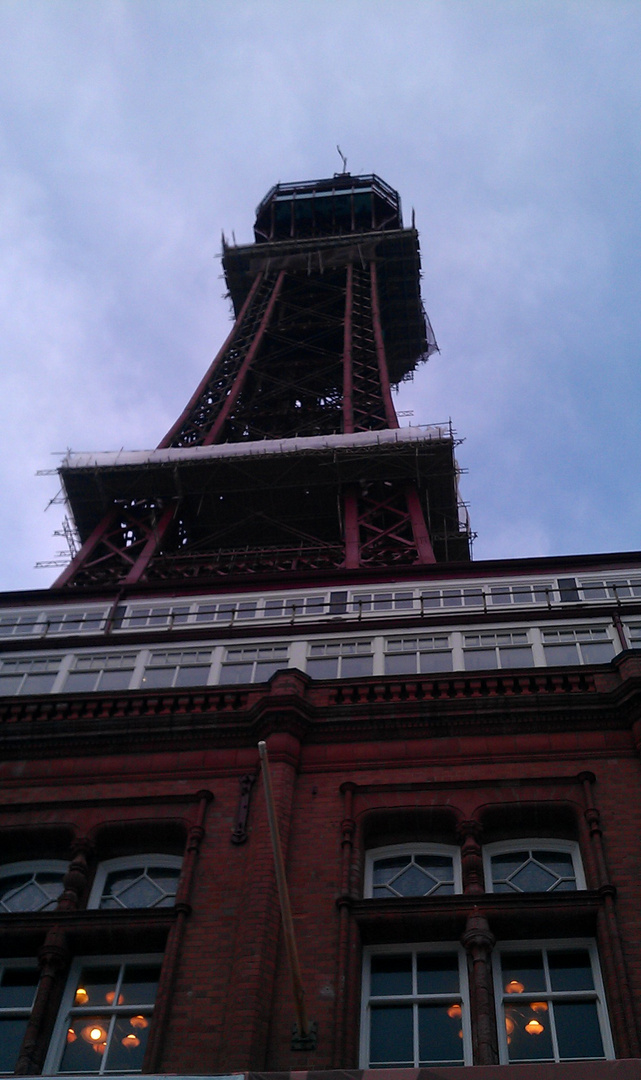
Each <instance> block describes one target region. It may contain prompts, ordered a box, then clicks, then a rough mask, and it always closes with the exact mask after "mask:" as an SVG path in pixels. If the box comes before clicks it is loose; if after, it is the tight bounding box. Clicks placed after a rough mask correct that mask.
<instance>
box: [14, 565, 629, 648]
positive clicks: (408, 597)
mask: <svg viewBox="0 0 641 1080" xmlns="http://www.w3.org/2000/svg"><path fill="white" fill-rule="evenodd" d="M639 598H641V576H638V575H628V576H623V577H616V578H615V577H613V578H611V579H609V578H606V577H600V578H578V579H577V578H575V577H567V578H563V577H561V578H556V579H552V578H550V579H546V580H543V581H522V580H518V581H516V582H497V583H492V582H484V583H482V584H479V585H476V584H474V585H473V584H469V585H447V584H443V585H434V587H429V588H428V587H425V585H418V586H417V585H414V586H407V587H405V588H403V589H390V588H387V589H385V588H383V589H376V590H370V591H368V592H361V591H352V590H339V591H334V592H329V593H328V592H319V593H315V594H309V593H307V594H302V595H298V596H297V595H294V596H292V595H291V594H288V595H287V596H271V595H268V596H257V597H248V598H247V599H240V598H237V597H228V598H225V599H218V598H211V599H198V600H182V601H177V602H176V603H158V604H153V603H151V604H150V603H147V604H138V603H132V604H126V605H121V606H119V607H118V608H117V609H116V611H115V613H114V616H113V619H112V620H111V621H110V625H111V628H112V629H115V630H132V631H134V630H146V629H149V630H153V629H158V628H163V627H165V628H170V627H173V626H184V625H198V624H202V625H207V624H214V623H222V624H230V623H234V622H243V621H247V620H251V619H266V620H268V621H270V620H272V619H274V620H280V619H287V620H290V621H296V620H297V619H299V618H301V619H303V620H306V619H315V618H316V619H318V618H323V617H326V618H334V617H336V616H338V615H345V616H352V617H353V616H356V617H360V616H376V615H377V614H384V613H386V612H390V611H395V612H398V613H403V612H404V613H406V614H409V613H413V614H415V615H421V614H425V615H429V614H430V612H432V611H437V610H449V609H456V608H472V609H479V608H484V607H485V608H488V609H489V608H491V607H494V608H497V607H515V606H517V607H521V606H531V605H533V604H547V605H548V606H550V605H555V604H577V603H593V602H594V603H598V602H603V601H609V602H612V601H616V602H619V601H622V602H623V601H628V600H635V599H639ZM108 617H109V609H108V608H106V607H105V606H104V605H103V606H102V607H95V608H72V609H68V608H67V607H66V606H65V607H62V606H61V607H58V608H50V609H48V610H44V611H42V610H34V609H30V610H23V611H15V610H9V611H7V610H5V611H3V612H1V613H0V638H1V637H30V636H33V635H36V636H41V637H42V636H47V635H48V634H85V633H100V632H101V631H103V630H105V628H106V627H107V623H108V621H109V619H108Z"/></svg>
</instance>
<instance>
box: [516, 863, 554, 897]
mask: <svg viewBox="0 0 641 1080" xmlns="http://www.w3.org/2000/svg"><path fill="white" fill-rule="evenodd" d="M510 880H511V883H512V885H515V886H516V888H517V889H518V890H519V891H520V892H549V890H550V889H552V888H553V886H554V885H556V883H557V880H558V879H557V876H556V874H553V873H552V872H551V871H550V870H546V869H545V867H543V866H539V865H538V863H535V862H532V860H531V859H530V860H529V861H528V862H527V863H526V864H525V866H523V867H522V868H521V869H520V870H517V872H516V874H514V876H513V877H512V878H511V879H510Z"/></svg>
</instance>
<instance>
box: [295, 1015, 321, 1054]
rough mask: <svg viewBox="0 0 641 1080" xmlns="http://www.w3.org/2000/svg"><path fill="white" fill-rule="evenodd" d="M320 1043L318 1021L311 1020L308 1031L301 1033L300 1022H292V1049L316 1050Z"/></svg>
mask: <svg viewBox="0 0 641 1080" xmlns="http://www.w3.org/2000/svg"><path fill="white" fill-rule="evenodd" d="M317 1043H318V1021H317V1020H310V1021H309V1024H308V1031H307V1033H306V1034H305V1035H301V1033H300V1031H299V1029H298V1024H292V1047H291V1048H292V1050H315V1049H316V1046H317Z"/></svg>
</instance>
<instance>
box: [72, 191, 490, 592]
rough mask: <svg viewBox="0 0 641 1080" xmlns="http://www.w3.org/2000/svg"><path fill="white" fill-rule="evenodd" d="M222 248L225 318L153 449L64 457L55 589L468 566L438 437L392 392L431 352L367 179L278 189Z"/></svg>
mask: <svg viewBox="0 0 641 1080" xmlns="http://www.w3.org/2000/svg"><path fill="white" fill-rule="evenodd" d="M254 234H255V242H254V243H253V244H250V245H245V246H233V247H231V246H227V245H226V244H225V243H224V246H223V267H224V271H225V277H226V281H227V285H228V289H229V293H230V296H231V299H232V303H233V306H234V311H235V316H236V318H235V322H234V325H233V327H232V330H231V332H230V334H229V336H228V338H227V340H226V341H225V343H224V345H223V347H222V348H221V350H220V352H219V353H218V355H217V357H216V358H215V360H214V361H213V363H212V364H211V366H210V368H209V370H208V372H207V373H206V375H205V377H204V379H203V380H202V382H201V384H200V385H199V386H198V388H197V390H196V392H195V393H194V395H193V397H192V398H191V400H190V401H189V403H188V405H187V406H186V408H185V409H184V411H183V412H182V414H181V415H180V417H179V418H178V420H177V421H176V423H175V424H174V426H173V427H172V428H171V430H170V431H169V432H168V434H167V435H166V436H165V438H164V439H163V440H162V442H161V443H160V445H159V447H158V449H157V450H155V451H151V452H140V453H131V454H118V455H69V456H68V458H67V459H66V460H65V462H64V464H63V466H62V468H61V470H60V472H61V477H62V481H63V485H64V489H65V492H66V495H67V499H68V501H69V504H70V506H71V510H72V513H73V516H74V519H75V523H76V527H77V530H78V533H79V535H80V539H81V541H82V547H81V549H80V551H79V552H78V554H77V555H76V557H75V558H74V559H73V560H72V562H71V564H70V565H69V567H68V568H67V569H66V570H65V571H64V573H63V574H62V575H61V576H60V578H59V579H58V581H57V582H56V586H58V587H59V586H63V585H68V586H74V587H78V586H84V585H86V586H95V585H98V586H100V585H107V584H122V585H133V584H136V583H138V582H141V581H147V582H170V581H176V582H179V581H181V580H183V581H184V580H194V579H201V578H206V577H221V576H228V575H234V576H237V575H248V574H251V575H256V574H266V573H268V574H273V573H274V572H275V571H289V572H291V571H292V570H303V571H309V572H313V571H323V570H328V569H330V568H331V569H336V568H341V567H343V568H345V569H346V570H356V569H358V568H359V567H366V566H370V567H372V566H373V567H376V566H378V567H391V566H394V565H396V564H423V565H425V564H429V563H433V562H435V561H436V560H437V559H438V560H439V561H440V560H444V559H446V560H466V559H469V533H468V530H467V526H465V525H463V524H461V523H460V520H459V506H458V496H457V472H456V464H455V461H454V439H453V436H452V431H451V428H449V427H431V428H405V429H400V428H399V423H398V419H397V415H396V411H395V409H394V404H393V400H392V395H391V386H393V385H394V384H397V383H399V382H400V381H402V380H404V379H406V378H408V377H411V374H412V372H413V370H414V368H415V367H416V365H417V364H418V363H419V362H421V361H422V360H425V359H427V357H428V356H429V355H430V353H431V352H433V351H434V350H435V349H436V342H435V340H434V336H433V333H432V329H431V326H430V324H429V321H428V320H427V318H426V315H425V312H424V310H423V306H422V302H421V296H420V253H419V246H418V235H417V233H416V231H415V229H414V228H411V229H406V228H403V226H402V219H401V207H400V200H399V197H398V194H397V193H396V192H395V191H393V190H392V189H391V188H390V187H388V186H387V185H386V184H385V183H384V182H383V181H382V180H380V179H379V178H378V177H377V176H358V177H353V176H351V175H349V174H341V175H338V176H335V177H333V178H332V179H329V180H321V181H316V182H306V183H301V184H278V185H277V186H276V187H274V188H272V190H271V191H270V192H269V193H268V194H267V196H266V197H265V199H264V200H263V201H262V203H261V204H260V206H259V207H258V210H257V215H256V223H255V226H254Z"/></svg>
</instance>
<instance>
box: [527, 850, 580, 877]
mask: <svg viewBox="0 0 641 1080" xmlns="http://www.w3.org/2000/svg"><path fill="white" fill-rule="evenodd" d="M532 855H533V856H534V858H535V859H538V861H539V862H541V863H543V864H544V865H545V866H549V868H550V870H552V872H553V873H555V874H558V876H559V877H566V878H573V877H574V863H573V862H572V856H571V855H568V854H565V853H564V852H562V851H533V852H532Z"/></svg>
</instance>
